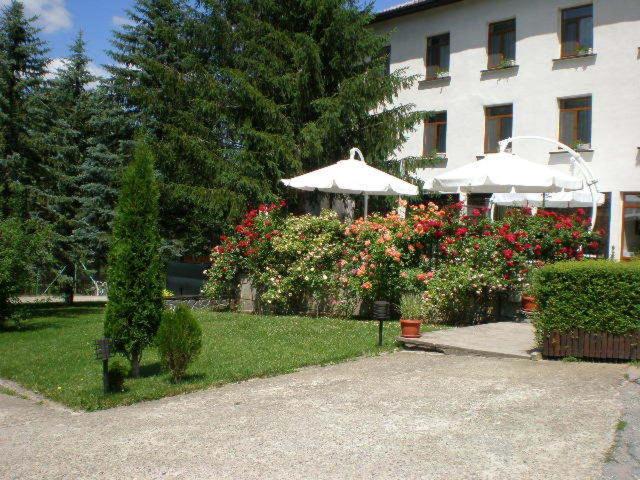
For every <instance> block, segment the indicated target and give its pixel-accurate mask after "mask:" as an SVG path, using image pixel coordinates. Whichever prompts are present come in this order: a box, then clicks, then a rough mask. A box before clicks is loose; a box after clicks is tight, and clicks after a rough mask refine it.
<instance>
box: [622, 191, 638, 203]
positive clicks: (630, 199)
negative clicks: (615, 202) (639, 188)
mask: <svg viewBox="0 0 640 480" xmlns="http://www.w3.org/2000/svg"><path fill="white" fill-rule="evenodd" d="M624 201H625V202H627V203H640V193H627V194H625V196H624Z"/></svg>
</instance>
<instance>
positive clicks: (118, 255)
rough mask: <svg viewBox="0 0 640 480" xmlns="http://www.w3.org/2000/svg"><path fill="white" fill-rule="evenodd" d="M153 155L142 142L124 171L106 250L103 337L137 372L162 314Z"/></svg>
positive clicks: (156, 194)
mask: <svg viewBox="0 0 640 480" xmlns="http://www.w3.org/2000/svg"><path fill="white" fill-rule="evenodd" d="M153 164H154V161H153V154H152V152H151V150H150V149H149V147H148V146H147V145H145V144H144V143H143V142H138V144H137V146H136V151H135V155H134V158H133V162H132V163H131V165H129V167H128V168H127V169H126V171H125V173H124V177H123V180H122V187H121V189H120V198H119V200H118V206H117V208H116V215H115V219H114V222H113V240H112V244H111V251H110V252H109V267H108V271H107V276H108V281H109V303H108V304H107V311H106V316H105V324H104V333H105V337H108V338H111V339H112V341H113V345H114V349H115V350H116V351H117V352H118V353H121V354H123V355H124V356H125V357H127V358H128V359H129V361H130V362H131V371H132V375H133V376H134V377H138V376H140V358H141V357H142V352H143V350H144V349H145V348H146V347H147V346H149V344H151V342H152V341H153V337H154V336H155V334H156V332H157V330H158V325H159V324H160V319H161V318H162V306H163V305H162V303H163V301H162V287H163V282H164V279H163V275H162V271H161V263H160V245H161V241H160V234H159V232H158V215H159V214H158V199H159V191H158V182H157V180H156V177H155V172H154V169H153Z"/></svg>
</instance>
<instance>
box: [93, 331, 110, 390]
mask: <svg viewBox="0 0 640 480" xmlns="http://www.w3.org/2000/svg"><path fill="white" fill-rule="evenodd" d="M110 356H111V339H109V338H99V339H98V340H96V360H102V388H103V389H104V393H109V357H110Z"/></svg>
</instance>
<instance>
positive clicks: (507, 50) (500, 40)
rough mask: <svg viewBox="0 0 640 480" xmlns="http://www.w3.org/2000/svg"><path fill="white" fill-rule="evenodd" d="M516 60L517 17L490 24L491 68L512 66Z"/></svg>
mask: <svg viewBox="0 0 640 480" xmlns="http://www.w3.org/2000/svg"><path fill="white" fill-rule="evenodd" d="M515 60H516V21H515V19H513V20H506V21H504V22H497V23H492V24H491V25H489V68H498V67H508V66H512V65H514V64H515Z"/></svg>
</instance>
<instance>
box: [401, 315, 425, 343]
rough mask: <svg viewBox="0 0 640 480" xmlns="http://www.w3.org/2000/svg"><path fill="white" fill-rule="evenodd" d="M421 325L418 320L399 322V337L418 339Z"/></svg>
mask: <svg viewBox="0 0 640 480" xmlns="http://www.w3.org/2000/svg"><path fill="white" fill-rule="evenodd" d="M421 324H422V321H420V320H405V319H402V320H400V329H401V335H402V336H403V337H404V338H419V337H420V325H421Z"/></svg>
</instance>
